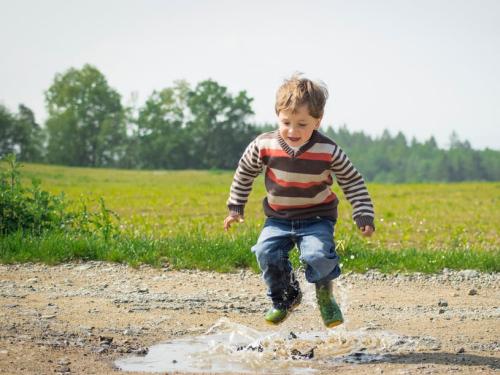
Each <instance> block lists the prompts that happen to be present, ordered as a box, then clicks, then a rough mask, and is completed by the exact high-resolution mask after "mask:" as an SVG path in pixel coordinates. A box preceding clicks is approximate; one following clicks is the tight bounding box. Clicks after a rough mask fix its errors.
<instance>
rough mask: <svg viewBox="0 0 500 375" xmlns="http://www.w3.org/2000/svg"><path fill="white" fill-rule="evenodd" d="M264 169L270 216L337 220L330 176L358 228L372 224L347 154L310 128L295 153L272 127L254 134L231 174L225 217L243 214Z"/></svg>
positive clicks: (368, 205)
mask: <svg viewBox="0 0 500 375" xmlns="http://www.w3.org/2000/svg"><path fill="white" fill-rule="evenodd" d="M261 172H264V173H265V186H266V190H267V197H266V198H265V199H264V202H263V204H264V212H265V214H266V215H267V216H269V217H275V218H284V219H290V220H291V219H305V218H310V217H315V216H322V217H329V218H333V219H336V218H337V205H338V198H337V196H336V195H335V193H334V192H332V190H331V185H332V184H333V178H332V174H334V175H335V177H336V180H337V182H338V184H339V186H340V187H341V188H342V191H343V192H344V195H345V196H346V198H347V200H348V201H349V202H350V204H351V205H352V207H353V214H352V216H353V219H354V220H355V221H356V224H357V225H358V227H363V226H365V225H371V226H372V227H374V223H373V220H374V212H373V205H372V202H371V199H370V196H369V194H368V191H367V189H366V186H365V183H364V180H363V177H362V176H361V175H360V174H359V172H358V171H357V170H356V168H354V166H353V165H352V163H351V161H350V160H349V159H348V157H347V155H346V154H345V153H344V152H343V151H342V149H341V148H340V147H339V146H338V145H337V144H336V143H335V142H333V141H332V140H331V139H329V138H328V137H326V136H324V135H323V134H321V133H319V132H318V131H316V130H315V131H314V132H313V134H312V136H311V139H310V140H309V141H308V142H306V143H305V144H304V145H303V146H302V147H300V149H299V150H298V151H297V152H294V150H293V149H292V148H291V147H290V146H288V144H287V143H286V142H285V141H284V140H283V138H281V136H280V135H279V132H278V131H277V130H275V131H272V132H269V133H264V134H261V135H259V136H258V137H257V138H256V139H255V140H254V141H253V142H251V143H250V144H249V145H248V147H247V148H246V150H245V152H244V153H243V156H242V157H241V159H240V161H239V163H238V168H237V169H236V173H235V175H234V179H233V183H232V184H231V190H230V195H229V199H228V201H227V205H228V208H229V211H230V215H237V214H239V215H242V216H243V213H244V207H245V204H246V203H247V200H248V196H249V195H250V192H251V190H252V185H253V181H254V179H255V178H256V177H257V176H258V175H259V174H260V173H261Z"/></svg>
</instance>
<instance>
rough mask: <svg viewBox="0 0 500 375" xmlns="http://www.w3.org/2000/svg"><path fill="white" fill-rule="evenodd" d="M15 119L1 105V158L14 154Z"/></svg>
mask: <svg viewBox="0 0 500 375" xmlns="http://www.w3.org/2000/svg"><path fill="white" fill-rule="evenodd" d="M14 130H15V118H14V116H13V115H12V113H10V111H9V110H8V109H7V108H6V107H5V106H3V105H1V104H0V157H2V156H4V155H7V154H9V153H12V152H14Z"/></svg>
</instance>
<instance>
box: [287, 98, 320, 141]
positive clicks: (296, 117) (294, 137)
mask: <svg viewBox="0 0 500 375" xmlns="http://www.w3.org/2000/svg"><path fill="white" fill-rule="evenodd" d="M278 122H279V132H280V135H281V138H283V139H284V140H285V142H286V143H287V144H288V145H289V146H292V147H300V146H302V145H303V144H305V143H306V142H307V141H308V140H309V138H311V135H312V132H313V131H314V130H315V129H318V128H319V124H320V122H321V118H319V119H318V118H315V117H312V116H311V115H310V114H309V109H308V108H307V105H303V106H301V107H299V108H298V109H297V111H296V112H292V111H291V110H282V111H280V113H279V115H278Z"/></svg>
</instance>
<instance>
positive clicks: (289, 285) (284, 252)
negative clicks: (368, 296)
mask: <svg viewBox="0 0 500 375" xmlns="http://www.w3.org/2000/svg"><path fill="white" fill-rule="evenodd" d="M327 98H328V91H327V89H326V87H324V86H323V85H321V84H319V83H316V82H313V81H311V80H309V79H306V78H302V77H301V76H299V75H294V76H292V77H291V78H290V79H288V80H285V82H284V83H283V84H282V85H281V86H280V88H279V89H278V92H277V94H276V105H275V110H276V114H277V116H278V122H279V128H278V129H277V130H275V131H272V132H269V133H264V134H261V135H259V136H258V137H257V138H256V139H255V140H254V141H253V142H251V143H250V145H249V146H248V147H247V148H246V150H245V152H244V153H243V156H242V157H241V159H240V161H239V164H238V168H237V170H236V173H235V175H234V179H233V183H232V184H231V189H230V196H229V199H228V202H227V205H228V208H229V215H228V216H227V217H226V219H225V220H224V229H225V230H228V229H229V227H230V226H231V224H232V223H235V222H242V221H243V214H244V207H245V204H246V202H247V200H248V196H249V194H250V191H251V189H252V184H253V180H254V179H255V177H257V176H258V175H259V173H261V172H262V171H264V173H265V186H266V190H267V197H266V198H265V199H264V202H263V205H264V212H265V214H266V216H267V219H266V222H265V224H264V228H263V229H262V232H261V234H260V236H259V239H258V241H257V244H256V245H255V246H253V247H252V252H254V253H255V255H256V257H257V261H258V263H259V267H260V269H261V270H262V275H263V279H264V280H265V282H266V285H267V287H268V293H267V294H268V296H269V297H270V298H271V300H272V303H273V305H272V307H271V308H270V309H269V310H268V311H267V313H266V315H265V320H266V321H268V322H269V323H273V324H278V323H280V322H282V321H283V320H284V319H285V318H286V317H287V316H288V313H289V312H290V311H291V310H292V309H293V308H294V307H296V306H297V305H298V304H299V303H300V301H301V298H302V293H301V291H300V287H299V284H298V282H297V280H296V279H295V277H294V273H293V271H292V266H291V264H290V261H289V258H288V253H289V251H290V250H291V249H292V248H293V247H294V245H295V244H296V245H297V247H298V248H299V250H300V259H301V261H302V262H303V263H305V265H306V270H305V276H306V280H307V281H308V282H310V283H314V284H315V286H316V300H317V302H318V305H319V310H320V313H321V317H322V318H323V322H324V324H325V325H326V326H327V327H334V326H337V325H339V324H341V323H343V317H342V312H341V311H340V308H339V306H338V305H337V303H336V301H335V299H334V298H333V296H332V280H333V279H335V278H337V277H338V276H339V275H340V267H339V257H338V256H337V254H336V252H335V243H334V240H333V233H334V226H335V223H336V221H337V205H338V199H337V197H336V195H335V194H334V193H333V192H332V191H331V189H330V187H331V185H332V183H333V179H332V173H333V174H335V176H336V178H337V182H338V184H339V185H340V187H341V188H342V190H343V192H344V194H345V196H346V198H347V199H348V200H349V202H350V203H351V205H352V207H353V219H354V220H355V222H356V224H357V226H358V227H359V228H360V230H361V232H362V234H363V235H364V236H371V234H372V233H373V231H374V230H375V227H374V223H373V221H374V212H373V205H372V202H371V199H370V196H369V194H368V191H367V190H366V187H365V183H364V181H363V177H362V176H361V175H360V174H359V173H358V171H357V170H356V169H355V168H354V166H353V165H352V164H351V162H350V161H349V159H348V158H347V156H346V154H344V152H343V151H342V150H341V149H340V147H339V146H338V145H337V144H336V143H335V142H333V141H332V140H331V139H329V138H328V137H326V136H324V135H323V134H321V133H319V132H318V131H317V129H318V128H319V126H320V122H321V119H322V117H323V111H324V107H325V102H326V99H327Z"/></svg>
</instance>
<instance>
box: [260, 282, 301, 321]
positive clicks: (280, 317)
mask: <svg viewBox="0 0 500 375" xmlns="http://www.w3.org/2000/svg"><path fill="white" fill-rule="evenodd" d="M301 301H302V292H301V291H300V290H298V293H297V295H296V296H295V298H294V299H293V300H292V301H291V302H289V307H287V306H286V305H285V304H280V305H274V306H273V307H271V308H270V309H269V310H267V312H266V315H265V316H264V319H265V320H266V322H268V323H271V324H279V323H281V322H282V321H284V320H285V319H286V318H287V317H288V313H289V312H291V311H292V310H293V309H294V308H296V307H297V306H298V305H299V304H300V302H301Z"/></svg>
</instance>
